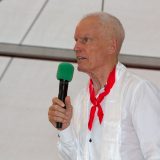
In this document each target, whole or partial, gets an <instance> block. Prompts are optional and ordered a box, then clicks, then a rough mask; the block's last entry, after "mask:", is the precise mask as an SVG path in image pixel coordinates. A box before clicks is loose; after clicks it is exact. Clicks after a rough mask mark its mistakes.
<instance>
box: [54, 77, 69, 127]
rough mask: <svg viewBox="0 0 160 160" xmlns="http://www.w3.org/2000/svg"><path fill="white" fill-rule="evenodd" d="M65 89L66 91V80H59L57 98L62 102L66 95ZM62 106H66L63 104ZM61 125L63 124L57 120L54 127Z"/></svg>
mask: <svg viewBox="0 0 160 160" xmlns="http://www.w3.org/2000/svg"><path fill="white" fill-rule="evenodd" d="M67 91H68V81H66V80H60V83H59V94H58V98H59V99H60V100H62V101H63V102H65V98H66V96H67ZM64 108H66V106H64ZM62 125H63V124H62V123H61V122H57V123H56V128H62Z"/></svg>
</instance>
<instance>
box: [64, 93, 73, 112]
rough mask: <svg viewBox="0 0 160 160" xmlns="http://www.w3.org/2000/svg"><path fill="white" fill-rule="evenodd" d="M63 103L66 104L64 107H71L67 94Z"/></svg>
mask: <svg viewBox="0 0 160 160" xmlns="http://www.w3.org/2000/svg"><path fill="white" fill-rule="evenodd" d="M65 105H66V109H69V108H71V107H72V105H71V99H70V96H67V97H66V98H65Z"/></svg>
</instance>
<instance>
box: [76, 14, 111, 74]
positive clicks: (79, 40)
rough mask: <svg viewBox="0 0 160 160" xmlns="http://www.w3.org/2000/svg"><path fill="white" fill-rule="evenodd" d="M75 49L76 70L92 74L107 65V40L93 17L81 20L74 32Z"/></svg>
mask: <svg viewBox="0 0 160 160" xmlns="http://www.w3.org/2000/svg"><path fill="white" fill-rule="evenodd" d="M74 38H75V47H74V50H75V52H76V57H77V63H78V70H79V71H82V72H86V73H94V72H98V71H99V70H101V69H103V67H105V65H106V63H107V57H108V55H109V54H110V53H109V48H110V46H109V40H107V37H106V34H105V31H104V30H103V28H102V26H101V24H100V23H99V22H98V21H97V19H96V18H95V17H90V18H86V19H84V20H82V21H81V22H80V23H79V24H78V26H77V27H76V31H75V35H74Z"/></svg>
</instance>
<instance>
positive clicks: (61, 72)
mask: <svg viewBox="0 0 160 160" xmlns="http://www.w3.org/2000/svg"><path fill="white" fill-rule="evenodd" d="M73 72H74V67H73V65H72V64H70V63H67V62H63V63H60V64H59V65H58V70H57V79H58V80H66V81H69V82H70V81H71V80H72V77H73Z"/></svg>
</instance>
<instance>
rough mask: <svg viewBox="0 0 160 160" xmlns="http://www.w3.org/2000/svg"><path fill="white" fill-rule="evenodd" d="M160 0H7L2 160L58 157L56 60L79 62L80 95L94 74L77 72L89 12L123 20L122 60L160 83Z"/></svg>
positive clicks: (0, 103) (0, 19) (2, 12)
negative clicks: (78, 40) (77, 50)
mask: <svg viewBox="0 0 160 160" xmlns="http://www.w3.org/2000/svg"><path fill="white" fill-rule="evenodd" d="M159 6H160V1H159V0H152V1H151V0H134V1H132V0H123V1H118V0H34V1H33V0H0V159H2V160H44V159H45V160H59V158H58V154H57V149H56V145H57V144H56V143H57V131H56V130H55V129H54V128H53V127H52V125H51V124H50V123H49V122H48V108H49V106H50V105H51V99H52V97H53V96H57V95H58V85H59V81H58V80H57V79H56V71H57V66H58V64H59V63H60V62H62V61H67V62H70V63H72V64H73V65H74V66H75V73H74V78H73V80H72V82H71V83H70V84H69V91H68V92H69V93H68V95H70V96H71V99H72V100H74V98H75V96H76V94H77V93H78V91H79V89H81V88H82V87H83V86H84V85H86V82H87V80H88V77H87V75H85V74H83V73H80V72H77V70H76V68H77V65H76V60H75V55H74V52H73V46H74V38H73V35H74V29H75V26H76V24H77V23H78V21H79V20H80V19H81V18H82V17H83V16H84V15H85V14H87V13H90V12H96V11H106V12H109V13H111V14H113V15H115V16H116V17H118V18H119V19H120V21H121V22H122V24H123V26H124V28H125V31H126V38H125V41H124V44H123V47H122V50H121V54H120V57H119V58H120V61H121V62H122V63H124V64H125V65H126V66H127V67H128V68H129V70H131V71H132V72H135V73H136V74H138V75H140V76H142V77H144V78H145V79H148V80H150V81H151V82H152V83H153V84H155V85H156V86H157V87H160V47H159V43H160V32H159V28H160V21H159V19H160V10H159Z"/></svg>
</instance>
